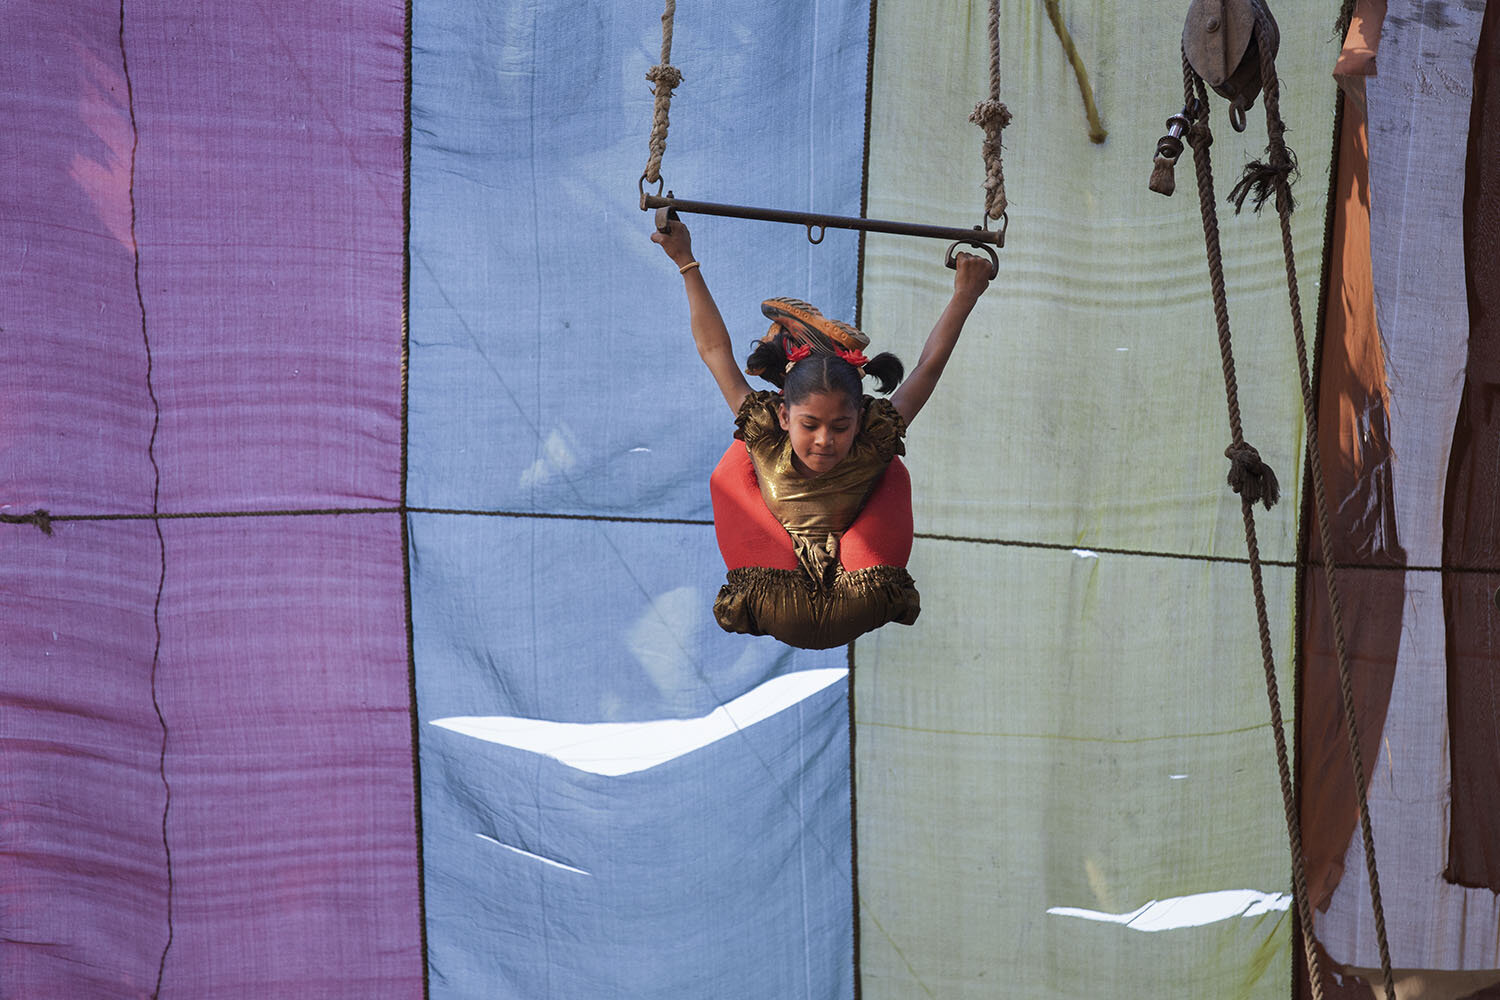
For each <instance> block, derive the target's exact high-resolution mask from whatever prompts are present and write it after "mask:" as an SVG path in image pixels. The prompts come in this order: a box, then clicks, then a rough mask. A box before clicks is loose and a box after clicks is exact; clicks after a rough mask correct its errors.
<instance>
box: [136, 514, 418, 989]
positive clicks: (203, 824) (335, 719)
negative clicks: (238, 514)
mask: <svg viewBox="0 0 1500 1000" xmlns="http://www.w3.org/2000/svg"><path fill="white" fill-rule="evenodd" d="M164 527H165V528H166V551H167V579H166V589H165V591H164V593H163V595H162V605H163V608H164V618H163V628H162V631H163V643H162V667H161V670H160V676H159V687H160V689H161V691H162V696H161V701H162V711H163V714H164V716H165V718H166V720H167V729H168V734H169V737H168V744H167V778H168V780H169V781H170V782H171V785H172V803H171V810H170V812H169V814H168V830H169V838H170V842H171V844H172V848H173V883H174V888H175V895H174V905H173V911H174V920H173V922H174V925H175V929H176V930H175V937H174V940H173V944H172V950H171V952H170V953H169V955H168V959H167V974H168V981H170V982H175V983H179V984H183V985H187V984H191V987H192V988H191V989H188V990H186V992H185V993H183V994H182V995H184V996H189V995H190V996H193V997H195V998H207V997H224V998H226V1000H227V998H230V997H245V996H265V997H271V996H298V997H310V996H324V997H349V998H356V997H361V998H362V997H414V996H420V995H421V978H422V954H421V922H420V919H419V913H420V908H419V906H420V895H419V888H418V852H417V840H416V819H415V811H414V810H415V807H414V794H413V789H412V780H413V767H412V750H411V718H410V715H409V714H408V712H409V694H408V683H407V669H406V648H405V641H404V633H403V632H402V630H401V626H402V617H401V611H402V606H403V596H402V586H403V584H402V571H401V534H400V531H401V524H400V520H399V519H398V517H396V516H393V515H384V514H381V515H349V516H344V517H339V518H329V517H289V518H234V519H214V520H203V521H177V522H169V523H168V524H166V525H165V526H164Z"/></svg>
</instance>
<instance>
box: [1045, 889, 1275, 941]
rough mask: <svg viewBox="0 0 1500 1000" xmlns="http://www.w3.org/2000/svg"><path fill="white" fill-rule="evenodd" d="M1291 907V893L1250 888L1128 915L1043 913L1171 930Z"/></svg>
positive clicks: (1057, 909)
mask: <svg viewBox="0 0 1500 1000" xmlns="http://www.w3.org/2000/svg"><path fill="white" fill-rule="evenodd" d="M1291 905H1292V897H1291V894H1289V893H1285V892H1277V893H1267V892H1257V891H1255V890H1254V889H1220V890H1219V891H1217V892H1197V893H1194V894H1192V895H1191V896H1174V897H1172V898H1171V899H1153V900H1151V902H1149V903H1147V904H1146V905H1145V906H1142V907H1141V908H1140V909H1138V910H1132V911H1130V912H1129V913H1101V912H1100V911H1098V910H1083V909H1078V908H1076V907H1072V906H1054V907H1052V908H1050V909H1049V910H1048V911H1047V912H1048V913H1049V914H1051V915H1053V916H1055V917H1078V918H1079V919H1080V920H1098V921H1102V922H1104V923H1109V924H1123V925H1124V926H1126V927H1129V928H1130V929H1131V930H1133V931H1145V932H1147V933H1154V932H1156V931H1171V930H1177V929H1178V928H1181V927H1201V926H1203V925H1204V924H1214V923H1218V922H1219V921H1221V920H1233V919H1234V918H1235V917H1259V916H1263V915H1264V914H1267V913H1275V912H1277V911H1278V910H1285V909H1287V908H1289V907H1290V906H1291Z"/></svg>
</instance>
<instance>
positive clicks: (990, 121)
mask: <svg viewBox="0 0 1500 1000" xmlns="http://www.w3.org/2000/svg"><path fill="white" fill-rule="evenodd" d="M1010 120H1011V114H1010V109H1009V108H1007V107H1006V106H1005V103H1004V102H1003V101H1000V100H997V99H995V98H993V97H992V98H989V99H988V100H984V101H980V102H979V103H978V104H976V105H974V113H973V114H971V115H969V121H971V122H973V123H974V124H975V125H978V126H979V127H980V128H982V129H984V142H983V144H982V145H981V150H982V152H983V153H984V165H985V177H984V190H985V192H986V195H985V203H984V209H985V213H986V214H987V215H988V216H989V217H990V218H991V219H998V218H1000V217H1001V216H1002V215H1004V214H1005V208H1006V205H1007V202H1006V199H1005V173H1004V168H1003V167H1002V165H1001V163H1000V150H1001V145H1000V133H1001V131H1002V130H1003V129H1004V128H1005V126H1007V125H1009V124H1010Z"/></svg>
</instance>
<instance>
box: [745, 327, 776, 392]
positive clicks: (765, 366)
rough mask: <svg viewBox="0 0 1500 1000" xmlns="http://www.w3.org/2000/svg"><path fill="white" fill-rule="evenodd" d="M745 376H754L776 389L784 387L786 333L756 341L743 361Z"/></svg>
mask: <svg viewBox="0 0 1500 1000" xmlns="http://www.w3.org/2000/svg"><path fill="white" fill-rule="evenodd" d="M745 374H746V375H756V376H759V377H760V378H763V379H765V380H766V381H767V382H769V383H771V384H772V385H774V386H775V387H776V388H777V389H780V388H782V387H783V386H784V385H786V333H785V332H784V331H777V333H776V335H775V336H774V337H772V336H767V337H765V338H764V339H762V340H757V341H756V342H755V344H754V347H753V348H752V349H751V351H750V356H749V357H748V358H746V359H745Z"/></svg>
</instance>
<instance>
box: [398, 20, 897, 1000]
mask: <svg viewBox="0 0 1500 1000" xmlns="http://www.w3.org/2000/svg"><path fill="white" fill-rule="evenodd" d="M660 17H661V7H660V6H659V5H658V4H657V3H655V2H652V3H640V2H632V3H626V4H597V3H592V2H555V3H541V2H538V0H530V2H528V0H516V2H508V3H503V4H493V3H488V2H478V0H419V2H418V3H416V4H415V5H414V11H413V18H414V20H413V104H412V117H413V129H412V146H413V148H412V190H411V206H412V218H411V262H412V269H411V293H410V294H411V298H410V363H409V382H408V384H409V406H408V416H409V436H408V442H409V451H408V454H409V465H408V479H407V498H408V502H409V503H410V504H411V505H412V506H413V507H415V508H418V512H417V513H414V514H413V515H411V517H410V519H409V524H410V528H411V551H410V557H411V569H412V578H411V585H412V623H413V629H414V637H415V655H416V672H417V697H418V716H419V721H420V723H421V725H420V745H421V758H422V784H423V788H422V802H423V826H424V831H423V832H424V850H425V859H426V875H427V881H426V891H427V903H426V905H427V916H428V945H429V957H430V962H431V981H432V994H433V996H434V997H435V998H449V997H485V998H492V997H497V998H514V1000H545V998H557V1000H578V998H581V997H605V996H622V997H626V996H628V997H632V998H638V997H646V998H650V997H661V998H664V1000H665V998H672V1000H677V998H681V997H708V996H712V997H716V998H734V997H745V998H750V997H756V998H759V997H765V996H777V997H807V998H810V1000H811V998H816V1000H825V998H829V997H833V998H840V997H847V996H850V995H851V994H852V990H853V976H852V962H851V953H852V942H853V927H852V905H851V888H850V853H849V822H850V819H849V771H848V721H847V712H846V709H845V700H844V693H845V691H846V685H845V684H844V683H843V682H838V683H835V684H833V685H832V686H831V687H827V688H824V689H823V690H821V691H819V692H817V693H816V694H813V695H811V696H809V697H807V698H806V699H804V700H803V701H801V702H798V703H796V704H794V705H792V706H791V707H789V708H787V709H785V710H783V711H781V712H780V713H778V714H775V715H772V716H770V717H769V718H766V719H764V720H763V721H761V722H759V723H755V724H753V725H747V726H745V727H743V728H740V729H738V730H736V731H734V732H732V733H731V734H730V735H729V736H727V737H725V738H723V739H720V740H718V741H716V742H712V743H709V744H708V745H706V746H703V747H701V748H700V749H697V750H694V751H692V752H689V753H687V754H686V755H685V756H680V757H677V758H674V759H672V760H670V761H668V762H667V763H664V764H659V765H657V766H655V767H652V768H649V769H647V770H643V771H637V772H634V773H630V774H625V775H622V776H616V777H605V776H601V775H597V774H593V773H589V772H586V771H581V770H575V769H574V768H572V767H570V766H568V765H566V764H563V763H560V762H559V761H557V760H555V759H552V758H549V757H546V756H542V755H539V754H535V753H530V752H527V751H523V750H519V749H514V748H511V747H508V746H504V745H500V744H496V743H490V742H485V741H484V740H481V739H478V738H475V737H472V736H467V735H461V734H460V733H457V732H454V731H452V730H450V729H447V728H441V727H439V726H436V725H433V724H432V723H433V722H434V720H436V719H441V718H448V717H452V716H523V717H527V718H534V719H542V720H548V721H551V722H572V723H579V722H582V723H592V722H601V723H602V722H621V721H648V720H674V719H692V718H698V717H702V716H705V715H708V714H709V713H711V712H713V711H714V710H715V709H716V708H717V707H718V706H720V705H723V704H725V703H727V702H730V701H732V700H733V699H735V698H737V697H739V696H741V695H744V694H745V693H746V692H747V691H750V690H752V689H754V688H756V687H757V686H758V685H760V684H762V683H764V682H765V681H767V680H768V679H771V678H774V677H777V676H780V675H785V674H788V673H790V672H794V671H800V670H806V669H811V668H826V667H842V666H843V664H844V653H843V651H842V650H831V651H825V652H820V653H808V652H801V651H793V650H789V649H787V648H786V647H783V646H780V645H779V644H777V643H775V642H773V641H771V640H769V639H754V638H749V637H745V636H732V635H726V634H724V633H723V632H721V631H720V630H719V629H718V627H717V625H716V624H715V623H714V621H713V617H712V612H711V607H712V601H713V597H714V595H715V593H716V591H717V588H718V587H719V585H720V584H721V583H722V582H723V578H724V571H723V564H722V562H721V561H720V559H719V557H718V554H717V551H716V548H715V542H714V535H713V529H712V528H711V527H710V526H709V525H708V524H707V523H706V522H707V519H708V518H709V516H710V512H709V494H708V475H709V473H710V471H711V470H712V469H713V466H714V464H715V463H716V462H717V460H718V458H719V456H720V454H721V453H722V452H723V449H724V447H725V445H726V444H727V443H728V441H729V439H730V434H731V432H732V431H733V422H732V419H731V414H730V413H729V411H728V410H727V408H726V407H725V406H724V403H723V401H722V399H721V398H720V396H719V394H718V392H717V390H716V388H715V386H714V384H713V380H712V379H711V377H710V376H709V374H708V372H707V371H706V369H704V367H703V365H702V363H701V362H700V361H699V359H698V356H697V352H696V350H695V349H694V346H693V342H692V337H691V333H690V331H689V328H688V321H687V308H686V301H685V299H684V296H683V292H682V279H681V278H680V277H679V276H678V274H677V271H676V268H675V267H673V266H672V265H671V263H670V261H668V260H667V258H666V257H665V256H664V255H663V254H662V253H661V251H660V250H659V249H658V248H657V247H656V246H654V245H653V244H652V243H651V242H650V241H649V236H650V234H651V231H652V226H651V217H650V216H649V215H647V214H646V213H643V212H641V211H640V210H639V207H638V198H639V195H638V186H637V178H639V177H640V175H641V173H642V170H643V168H644V166H645V163H646V159H647V140H648V136H649V132H650V123H651V105H652V96H651V93H650V87H649V85H648V84H647V82H646V80H645V74H646V71H647V70H648V69H649V68H650V67H651V66H652V65H653V64H654V63H656V62H657V59H658V55H659V51H660V43H661V34H660V32H661V20H660ZM867 30H868V3H867V0H837V2H825V0H819V2H804V0H780V2H775V3H766V2H764V0H734V2H729V3H715V4H699V3H684V4H683V5H682V6H681V7H680V8H679V10H678V14H677V21H676V34H675V44H674V47H673V53H672V62H673V64H674V65H676V66H678V67H679V68H680V69H681V70H682V71H683V74H684V77H685V80H684V83H683V85H682V86H681V87H680V88H679V89H678V91H677V96H676V99H675V100H674V103H673V107H672V116H673V118H672V129H671V134H670V136H669V139H668V146H667V155H666V159H665V161H664V164H663V176H664V178H665V182H666V186H667V187H669V188H671V189H673V190H674V191H675V192H676V193H677V194H678V195H679V196H681V197H683V198H692V199H697V200H705V201H721V202H732V203H739V204H751V205H763V206H768V207H780V208H793V209H804V210H808V209H811V210H817V211H821V212H826V213H829V214H836V215H856V214H858V212H859V192H860V177H861V169H862V168H861V160H862V143H863V128H864V91H865V67H866V54H867V53H866V40H867ZM686 221H688V223H689V225H690V226H691V227H692V231H693V236H694V248H695V252H696V254H697V256H698V258H699V259H700V260H701V261H702V262H703V269H704V273H705V275H706V276H707V278H708V280H709V283H710V287H711V288H712V289H713V291H714V294H715V296H716V297H717V299H718V302H719V304H720V307H721V309H722V311H723V313H724V316H725V318H726V320H727V323H728V326H729V328H730V330H731V333H732V336H733V337H734V339H735V340H736V342H737V344H739V345H740V346H742V347H743V348H745V349H748V344H749V342H750V341H751V340H752V339H754V338H756V337H759V336H760V335H761V334H763V333H764V332H765V329H766V326H767V323H766V321H765V320H764V318H763V317H762V316H761V314H760V310H759V305H760V302H761V300H762V299H764V298H767V297H769V296H773V295H794V296H797V297H800V298H804V299H808V300H809V301H812V302H814V303H816V304H818V305H819V306H820V307H822V308H823V309H824V310H825V311H826V312H828V313H830V314H832V315H835V316H840V317H842V318H845V319H852V318H853V310H854V293H855V282H856V249H857V242H856V237H855V235H854V234H852V233H847V232H833V233H829V234H828V235H827V238H826V239H825V241H824V242H823V243H822V244H821V245H819V246H811V245H810V244H809V243H808V242H807V239H806V236H805V234H804V233H803V231H802V230H801V229H799V228H796V227H791V226H778V225H773V224H769V223H755V222H744V221H735V220H722V219H714V218H710V217H694V218H689V219H687V220H686ZM422 508H430V509H437V510H440V511H473V512H476V513H472V514H455V513H423V512H421V509H422ZM477 512H489V516H486V515H485V514H483V513H477ZM497 513H498V514H502V515H504V516H494V515H495V514H497ZM577 515H584V516H594V517H604V518H618V517H627V518H664V519H676V520H679V521H682V520H686V521H688V522H692V521H699V522H703V523H640V522H620V521H597V520H578V519H576V516H577ZM520 852H529V853H520ZM549 862H556V863H557V864H560V865H564V866H567V867H557V865H554V864H552V863H549ZM572 869H580V870H582V871H587V872H589V873H590V874H588V875H584V874H580V873H579V871H574V870H572Z"/></svg>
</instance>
